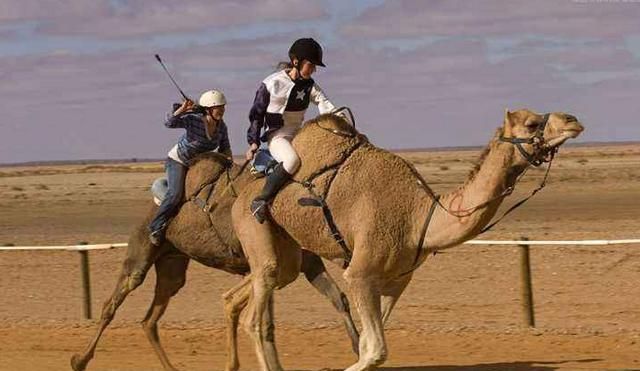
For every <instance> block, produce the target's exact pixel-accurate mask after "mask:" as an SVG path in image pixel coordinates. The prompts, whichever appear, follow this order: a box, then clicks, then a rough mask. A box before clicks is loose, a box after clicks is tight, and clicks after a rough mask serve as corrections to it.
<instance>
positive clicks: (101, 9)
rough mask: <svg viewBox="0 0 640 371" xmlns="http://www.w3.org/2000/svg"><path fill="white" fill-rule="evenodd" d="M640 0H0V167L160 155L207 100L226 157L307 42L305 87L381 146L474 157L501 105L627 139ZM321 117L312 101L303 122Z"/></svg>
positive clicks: (637, 70)
mask: <svg viewBox="0 0 640 371" xmlns="http://www.w3.org/2000/svg"><path fill="white" fill-rule="evenodd" d="M639 20H640V0H536V1H529V0H527V1H523V0H509V1H507V0H502V1H498V0H473V1H472V0H467V1H460V0H388V1H383V0H355V1H343V0H320V1H304V0H229V1H226V0H220V1H218V0H214V1H212V0H182V1H175V0H153V1H152V0H92V1H86V0H46V1H45V0H39V1H35V0H2V1H1V2H0V81H1V84H0V102H2V103H0V104H1V105H2V113H3V114H2V117H1V118H0V163H17V162H25V161H54V160H80V159H128V158H163V157H165V156H166V153H167V152H168V150H169V149H170V148H171V146H172V145H173V144H175V142H176V141H177V139H178V138H179V136H180V135H182V133H183V130H182V129H167V128H165V127H164V126H163V122H164V119H165V116H166V114H167V112H168V111H169V109H170V107H171V104H172V103H173V102H177V101H179V99H180V96H179V94H178V92H177V90H176V89H175V87H173V85H172V84H171V82H170V80H169V79H168V77H167V76H166V74H165V72H164V71H163V70H162V68H161V66H160V65H159V64H158V63H157V61H156V60H155V58H154V54H156V53H157V54H159V55H160V56H161V57H162V59H163V60H164V62H165V63H166V65H167V67H168V69H169V70H170V71H171V73H172V74H173V75H174V78H175V79H176V80H177V81H178V83H179V84H180V86H181V87H182V89H183V90H184V91H185V92H186V93H187V94H188V95H190V96H191V97H193V98H197V97H198V96H199V95H200V93H201V92H203V91H205V90H208V89H213V88H215V89H221V90H223V91H224V93H225V95H226V96H227V100H228V104H227V111H226V114H225V121H226V122H227V125H228V126H229V131H230V139H231V142H232V148H233V150H234V153H235V154H240V153H242V152H244V151H245V150H246V147H247V143H246V130H247V127H248V125H249V122H248V119H247V117H248V112H249V109H250V107H251V104H252V102H253V97H254V95H255V91H256V89H257V87H258V86H259V84H260V82H261V81H262V79H263V78H265V77H266V76H268V75H269V74H270V73H272V72H273V71H274V68H275V66H276V64H277V62H279V61H285V60H287V51H288V48H289V46H290V44H291V43H292V42H293V41H294V40H295V39H297V38H300V37H313V38H315V39H316V40H318V41H319V42H320V43H321V44H322V46H323V48H324V61H325V64H326V65H327V67H326V68H324V69H319V70H318V72H316V74H315V75H314V79H315V80H316V82H317V83H318V84H319V85H320V86H321V87H322V88H323V90H324V91H325V92H326V93H327V95H328V96H329V98H330V99H331V100H332V101H333V102H334V104H336V105H337V106H348V107H350V108H351V109H352V110H353V112H354V114H355V118H356V123H357V127H358V129H359V130H360V131H361V132H363V133H365V134H367V136H368V137H369V139H370V141H371V142H372V143H374V144H376V145H378V146H380V147H383V148H388V149H402V148H429V147H448V146H482V145H484V144H486V143H487V142H488V141H489V139H490V138H491V136H492V134H493V132H494V129H495V128H496V127H498V126H499V125H500V124H501V122H502V119H503V116H504V111H505V109H509V110H515V109H519V108H529V109H532V110H534V111H537V112H551V111H563V112H569V113H571V114H573V115H575V116H577V117H578V118H579V119H580V120H581V121H582V122H583V124H584V125H585V127H586V131H585V132H584V133H583V135H581V137H580V138H579V139H578V141H581V142H591V141H639V140H640V123H638V117H640V21H639ZM316 114H317V110H316V108H315V107H311V108H310V110H309V111H307V118H312V117H313V116H315V115H316Z"/></svg>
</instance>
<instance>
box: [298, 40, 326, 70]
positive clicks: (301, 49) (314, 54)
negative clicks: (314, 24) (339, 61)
mask: <svg viewBox="0 0 640 371" xmlns="http://www.w3.org/2000/svg"><path fill="white" fill-rule="evenodd" d="M289 58H290V59H291V60H293V59H294V58H297V59H298V60H299V61H300V62H302V61H303V60H305V59H306V60H308V61H309V62H311V63H313V64H315V65H316V66H321V67H326V66H325V65H324V63H322V47H321V46H320V44H318V42H317V41H315V40H314V39H312V38H310V37H309V38H303V39H298V40H296V41H294V43H293V45H291V48H289Z"/></svg>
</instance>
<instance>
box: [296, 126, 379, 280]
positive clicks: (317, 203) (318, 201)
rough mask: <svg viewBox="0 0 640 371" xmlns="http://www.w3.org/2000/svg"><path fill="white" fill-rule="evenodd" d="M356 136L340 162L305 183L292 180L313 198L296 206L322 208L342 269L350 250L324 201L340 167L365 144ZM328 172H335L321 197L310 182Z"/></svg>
mask: <svg viewBox="0 0 640 371" xmlns="http://www.w3.org/2000/svg"><path fill="white" fill-rule="evenodd" d="M358 136H359V139H360V140H359V141H358V143H356V144H355V145H354V146H353V148H351V150H349V151H348V152H347V154H346V156H345V157H344V158H343V159H342V160H341V161H340V162H338V163H337V164H334V165H332V166H330V167H327V168H324V169H321V170H320V171H318V172H316V173H314V174H312V175H311V176H309V177H308V178H307V179H306V180H305V181H302V182H301V181H298V180H295V179H294V180H293V182H294V183H298V184H300V185H302V186H303V187H304V188H306V189H307V190H308V191H309V193H311V195H312V196H313V197H302V198H300V199H299V200H298V204H299V205H300V206H314V207H321V208H322V214H323V215H324V219H325V220H326V222H327V226H328V227H329V231H330V232H331V237H333V238H334V239H335V240H336V242H337V243H338V245H340V248H341V249H342V252H343V253H344V263H343V264H342V268H343V269H347V267H349V264H350V263H351V258H352V257H353V254H352V252H351V250H349V247H348V246H347V243H346V242H345V240H344V237H343V236H342V233H340V230H339V229H338V226H337V225H336V222H335V220H334V219H333V214H331V209H329V205H327V202H326V201H325V199H326V197H327V196H328V195H329V190H330V189H331V185H332V184H333V181H334V180H335V178H336V176H337V175H338V171H340V168H341V167H342V165H343V164H344V163H345V162H346V161H347V160H348V159H349V157H351V155H352V154H353V153H354V152H355V151H356V150H357V149H358V148H360V147H361V146H362V145H363V144H364V143H366V142H367V140H366V139H365V137H364V136H361V135H360V134H358ZM329 170H335V173H334V174H333V175H332V176H331V179H330V180H329V184H327V188H326V189H325V192H324V195H322V196H321V195H319V194H317V193H316V192H315V191H314V190H313V183H312V181H313V180H314V179H316V178H317V177H319V176H320V175H322V174H324V173H326V172H327V171H329Z"/></svg>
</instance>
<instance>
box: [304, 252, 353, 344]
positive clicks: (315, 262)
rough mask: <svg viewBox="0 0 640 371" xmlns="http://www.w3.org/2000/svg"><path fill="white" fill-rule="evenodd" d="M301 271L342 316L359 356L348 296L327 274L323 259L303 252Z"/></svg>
mask: <svg viewBox="0 0 640 371" xmlns="http://www.w3.org/2000/svg"><path fill="white" fill-rule="evenodd" d="M301 271H302V272H303V273H304V276H305V277H306V278H307V281H309V282H310V283H311V285H313V287H315V288H316V290H318V292H320V293H321V294H322V295H324V296H325V297H327V298H328V299H329V300H330V301H331V304H333V307H334V308H336V310H337V311H338V313H340V314H341V315H342V320H343V322H344V326H345V327H346V329H347V333H348V334H349V337H350V338H351V348H352V349H353V352H354V353H355V354H356V355H358V344H359V342H360V334H359V333H358V329H357V328H356V325H355V324H354V323H353V318H352V317H351V311H350V310H349V300H348V299H347V296H346V295H345V294H344V293H343V292H342V291H340V288H339V287H338V285H337V284H336V282H335V281H334V280H333V278H332V277H331V275H330V274H329V272H327V269H326V267H325V266H324V263H323V262H322V259H321V258H320V257H319V256H318V255H316V254H314V253H312V252H310V251H307V250H302V267H301Z"/></svg>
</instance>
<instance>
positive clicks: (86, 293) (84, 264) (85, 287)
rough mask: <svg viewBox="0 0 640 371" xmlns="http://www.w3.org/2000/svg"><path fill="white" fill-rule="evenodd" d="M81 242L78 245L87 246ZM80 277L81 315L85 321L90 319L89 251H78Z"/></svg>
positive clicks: (86, 243)
mask: <svg viewBox="0 0 640 371" xmlns="http://www.w3.org/2000/svg"><path fill="white" fill-rule="evenodd" d="M88 244H89V243H88V242H85V241H82V242H79V243H78V245H88ZM78 252H79V253H80V276H81V279H82V300H83V304H82V314H83V315H84V318H85V319H91V278H90V274H89V251H87V250H80V251H78Z"/></svg>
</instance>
